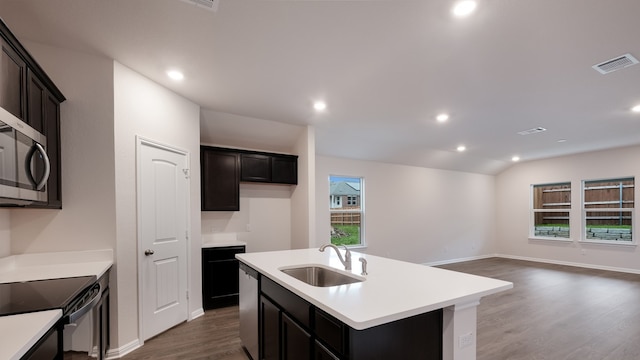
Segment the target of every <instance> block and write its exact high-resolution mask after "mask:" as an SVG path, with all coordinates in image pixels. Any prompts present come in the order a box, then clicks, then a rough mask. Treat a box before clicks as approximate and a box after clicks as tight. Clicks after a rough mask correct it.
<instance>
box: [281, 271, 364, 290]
mask: <svg viewBox="0 0 640 360" xmlns="http://www.w3.org/2000/svg"><path fill="white" fill-rule="evenodd" d="M280 271H282V272H283V273H285V274H287V275H289V276H293V277H294V278H296V279H298V280H300V281H303V282H305V283H307V284H309V285H311V286H318V287H329V286H338V285H346V284H353V283H358V282H362V281H363V280H362V279H359V278H357V277H353V276H349V275H346V274H343V273H341V272H338V271H335V270H331V269H328V268H325V267H320V266H301V267H296V268H290V269H281V270H280Z"/></svg>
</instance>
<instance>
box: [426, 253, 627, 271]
mask: <svg viewBox="0 0 640 360" xmlns="http://www.w3.org/2000/svg"><path fill="white" fill-rule="evenodd" d="M492 257H499V258H504V259H513V260H523V261H533V262H539V263H544V264H554V265H566V266H574V267H580V268H585V269H595V270H605V271H616V272H622V273H628V274H640V270H638V269H629V268H621V267H615V266H604V265H594V264H586V263H576V262H571V261H560V260H550V259H541V258H534V257H528V256H518V255H508V254H488V255H479V256H471V257H465V258H458V259H449V260H441V261H434V262H428V263H423V264H422V265H427V266H439V265H447V264H455V263H460V262H465V261H473V260H482V259H488V258H492Z"/></svg>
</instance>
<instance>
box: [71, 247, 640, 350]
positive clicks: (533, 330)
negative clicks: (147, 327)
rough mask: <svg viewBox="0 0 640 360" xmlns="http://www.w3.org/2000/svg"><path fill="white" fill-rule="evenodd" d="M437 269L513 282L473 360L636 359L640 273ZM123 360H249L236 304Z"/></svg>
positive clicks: (504, 266) (483, 312)
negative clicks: (244, 346) (239, 330)
mask: <svg viewBox="0 0 640 360" xmlns="http://www.w3.org/2000/svg"><path fill="white" fill-rule="evenodd" d="M440 267H441V268H445V269H450V270H455V271H461V272H466V273H470V274H476V275H482V276H488V277H493V278H497V279H502V280H506V281H511V282H513V283H514V288H513V289H511V290H508V291H505V292H502V293H499V294H494V295H491V296H487V297H485V298H483V299H482V300H481V302H480V306H479V307H478V331H477V333H478V334H477V353H478V356H477V359H478V360H525V359H526V360H639V359H640V275H634V274H625V273H617V272H609V271H602V270H592V269H583V268H577V267H570V266H561V265H551V264H541V263H535V262H528V261H521V260H511V259H501V258H491V259H483V260H476V261H468V262H464V263H457V264H449V265H444V266H440ZM399 301H400V299H399ZM65 359H66V360H86V359H91V358H88V357H87V356H86V354H77V353H73V354H71V353H67V354H65ZM123 359H124V360H139V359H222V360H246V359H248V357H247V356H246V355H245V354H244V352H243V350H242V348H241V346H240V339H239V335H238V308H237V307H229V308H224V309H219V310H210V311H207V312H206V313H205V315H204V316H202V317H200V318H198V319H195V320H193V321H191V322H189V323H184V324H181V325H178V326H176V327H174V328H172V329H170V330H169V331H167V332H165V333H163V334H161V335H158V336H156V337H155V338H153V339H151V340H148V341H146V342H145V344H144V346H143V347H141V348H139V349H137V350H135V351H133V352H131V353H130V354H128V355H126V356H124V357H123Z"/></svg>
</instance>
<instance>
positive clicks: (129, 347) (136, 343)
mask: <svg viewBox="0 0 640 360" xmlns="http://www.w3.org/2000/svg"><path fill="white" fill-rule="evenodd" d="M142 344H143V343H142V342H141V341H140V339H135V340H133V341H132V342H130V343H128V344H125V345H123V346H121V347H119V348H116V349H109V351H107V360H110V359H119V358H121V357H123V356H125V355H127V354H128V353H130V352H132V351H133V350H135V349H137V348H139V347H141V346H142Z"/></svg>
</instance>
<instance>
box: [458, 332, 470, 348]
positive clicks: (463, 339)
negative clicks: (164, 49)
mask: <svg viewBox="0 0 640 360" xmlns="http://www.w3.org/2000/svg"><path fill="white" fill-rule="evenodd" d="M471 345H473V333H467V334H464V335H460V337H459V338H458V347H459V348H460V349H462V348H466V347H468V346H471Z"/></svg>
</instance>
